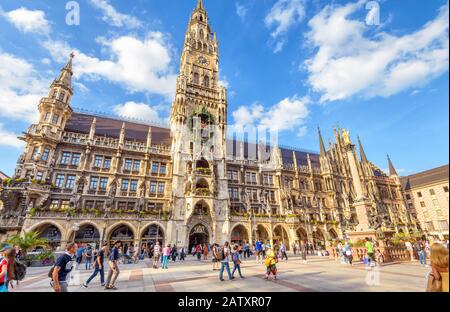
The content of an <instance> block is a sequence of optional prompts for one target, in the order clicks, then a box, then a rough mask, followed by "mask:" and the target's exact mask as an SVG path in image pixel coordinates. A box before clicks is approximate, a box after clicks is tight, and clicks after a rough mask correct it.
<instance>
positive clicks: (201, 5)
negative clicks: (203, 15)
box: [197, 0, 204, 10]
mask: <svg viewBox="0 0 450 312" xmlns="http://www.w3.org/2000/svg"><path fill="white" fill-rule="evenodd" d="M197 9H199V10H204V8H203V0H198V2H197Z"/></svg>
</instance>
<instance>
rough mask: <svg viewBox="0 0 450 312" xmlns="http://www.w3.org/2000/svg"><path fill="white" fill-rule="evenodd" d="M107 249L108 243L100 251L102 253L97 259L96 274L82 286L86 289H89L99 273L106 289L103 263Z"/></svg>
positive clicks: (95, 264)
mask: <svg viewBox="0 0 450 312" xmlns="http://www.w3.org/2000/svg"><path fill="white" fill-rule="evenodd" d="M107 249H108V243H104V244H103V246H102V249H100V252H99V253H98V254H97V258H96V259H95V263H94V272H93V273H92V275H91V276H90V277H89V278H88V279H87V281H86V282H85V283H83V285H82V286H83V287H84V288H88V285H89V283H90V282H91V281H92V280H93V279H94V277H96V276H97V274H98V273H100V283H101V285H102V287H105V267H104V266H103V262H104V260H105V253H106V250H107Z"/></svg>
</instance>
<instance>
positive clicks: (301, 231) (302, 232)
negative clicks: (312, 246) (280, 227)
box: [295, 227, 308, 243]
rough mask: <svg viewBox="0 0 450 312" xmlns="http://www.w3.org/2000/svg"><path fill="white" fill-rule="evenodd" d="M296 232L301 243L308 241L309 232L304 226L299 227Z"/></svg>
mask: <svg viewBox="0 0 450 312" xmlns="http://www.w3.org/2000/svg"><path fill="white" fill-rule="evenodd" d="M295 233H296V234H297V237H298V240H299V241H300V242H301V243H304V242H305V241H306V242H307V241H308V234H307V233H306V231H305V229H304V228H301V227H299V228H298V229H297V230H296V231H295Z"/></svg>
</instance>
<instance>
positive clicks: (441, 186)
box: [401, 165, 449, 240]
mask: <svg viewBox="0 0 450 312" xmlns="http://www.w3.org/2000/svg"><path fill="white" fill-rule="evenodd" d="M448 174H449V172H448V165H445V166H441V167H437V168H434V169H431V170H427V171H424V172H420V173H417V174H413V175H410V176H406V177H402V178H401V181H402V188H403V191H404V198H405V203H406V205H407V209H408V210H410V214H411V216H412V218H415V219H417V220H418V222H419V224H420V228H421V229H422V230H424V232H425V233H426V234H428V235H429V236H432V237H434V238H437V239H445V240H447V239H448V209H449V205H448V199H449V198H448V197H449V185H448V179H449V177H448Z"/></svg>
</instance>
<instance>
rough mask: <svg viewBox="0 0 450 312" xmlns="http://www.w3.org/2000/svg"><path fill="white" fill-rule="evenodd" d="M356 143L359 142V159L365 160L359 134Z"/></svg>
mask: <svg viewBox="0 0 450 312" xmlns="http://www.w3.org/2000/svg"><path fill="white" fill-rule="evenodd" d="M358 144H359V154H360V155H361V161H363V162H367V157H366V153H365V152H364V148H363V146H362V143H361V140H360V138H359V136H358Z"/></svg>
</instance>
